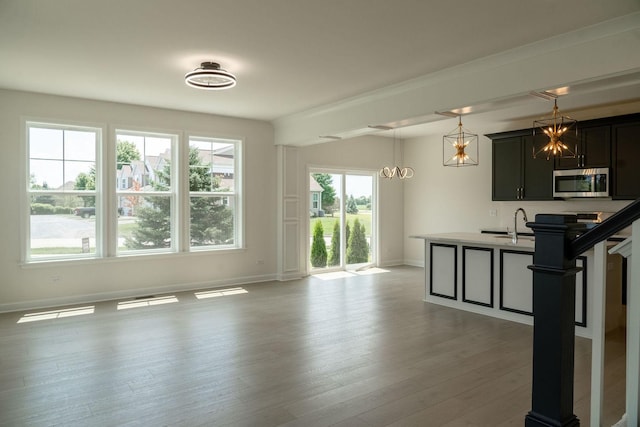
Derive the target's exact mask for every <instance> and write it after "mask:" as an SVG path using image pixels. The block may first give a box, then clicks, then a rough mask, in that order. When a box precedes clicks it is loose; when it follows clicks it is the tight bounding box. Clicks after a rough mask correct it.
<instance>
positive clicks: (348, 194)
mask: <svg viewBox="0 0 640 427" xmlns="http://www.w3.org/2000/svg"><path fill="white" fill-rule="evenodd" d="M372 198H373V176H371V175H346V176H345V193H344V200H345V220H346V225H345V234H347V235H348V238H347V239H346V246H347V247H346V252H345V254H346V259H345V262H346V267H347V269H349V270H352V269H357V268H360V267H363V266H366V265H369V264H371V263H372V262H373V252H372V250H371V248H372V247H373V245H372V230H373V229H374V227H373V225H374V221H373V214H372V212H373V210H372V206H373V205H372V202H373V200H372Z"/></svg>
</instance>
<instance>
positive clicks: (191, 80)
mask: <svg viewBox="0 0 640 427" xmlns="http://www.w3.org/2000/svg"><path fill="white" fill-rule="evenodd" d="M184 82H185V83H186V84H187V85H189V86H191V87H195V88H197V89H205V90H222V89H230V88H232V87H234V86H235V85H236V76H234V75H233V74H231V73H230V72H228V71H227V70H223V69H222V68H220V64H218V63H217V62H203V63H201V64H200V68H196V69H195V70H193V71H191V72H188V73H187V74H185V76H184Z"/></svg>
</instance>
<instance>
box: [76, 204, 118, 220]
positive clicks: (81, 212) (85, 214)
mask: <svg viewBox="0 0 640 427" xmlns="http://www.w3.org/2000/svg"><path fill="white" fill-rule="evenodd" d="M73 214H74V215H77V216H81V217H82V218H90V217H92V216H95V214H96V208H95V206H87V207H84V208H75V209H74V210H73ZM123 214H124V209H122V208H118V216H120V215H123Z"/></svg>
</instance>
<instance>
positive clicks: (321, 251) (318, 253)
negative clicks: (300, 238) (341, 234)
mask: <svg viewBox="0 0 640 427" xmlns="http://www.w3.org/2000/svg"><path fill="white" fill-rule="evenodd" d="M311 265H312V266H313V267H326V266H327V245H326V244H325V242H324V230H323V228H322V221H320V220H317V221H316V224H315V225H314V227H313V242H312V243H311Z"/></svg>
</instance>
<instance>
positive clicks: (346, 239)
mask: <svg viewBox="0 0 640 427" xmlns="http://www.w3.org/2000/svg"><path fill="white" fill-rule="evenodd" d="M350 237H351V226H350V225H349V221H347V223H346V224H345V226H344V242H345V244H346V245H347V247H346V249H345V250H346V251H349V238H350Z"/></svg>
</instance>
